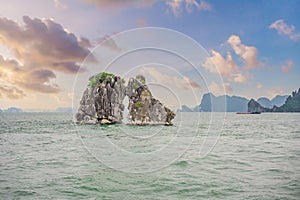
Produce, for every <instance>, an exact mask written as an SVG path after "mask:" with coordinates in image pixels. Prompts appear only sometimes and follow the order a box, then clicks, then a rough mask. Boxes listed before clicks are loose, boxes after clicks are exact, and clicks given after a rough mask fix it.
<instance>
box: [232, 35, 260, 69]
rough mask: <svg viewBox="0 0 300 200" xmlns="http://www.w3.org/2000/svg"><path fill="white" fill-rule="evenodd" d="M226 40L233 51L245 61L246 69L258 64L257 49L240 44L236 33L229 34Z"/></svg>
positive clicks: (256, 66) (255, 66)
mask: <svg viewBox="0 0 300 200" xmlns="http://www.w3.org/2000/svg"><path fill="white" fill-rule="evenodd" d="M227 42H228V44H230V45H231V47H232V48H233V50H234V52H235V53H236V54H237V55H238V56H240V57H241V59H242V60H243V62H244V63H245V65H244V68H245V69H246V70H248V69H255V68H258V67H259V66H260V64H259V62H258V61H257V49H256V48H255V47H253V46H247V45H245V44H242V42H241V39H240V37H239V36H237V35H231V36H230V37H229V38H228V40H227Z"/></svg>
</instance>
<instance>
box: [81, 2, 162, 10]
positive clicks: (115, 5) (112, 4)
mask: <svg viewBox="0 0 300 200" xmlns="http://www.w3.org/2000/svg"><path fill="white" fill-rule="evenodd" d="M82 1H83V2H85V3H89V4H93V5H96V6H97V7H98V8H113V9H116V8H124V7H126V6H128V5H134V6H136V7H146V6H150V5H152V4H153V3H154V2H155V1H157V0H82Z"/></svg>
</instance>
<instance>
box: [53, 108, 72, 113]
mask: <svg viewBox="0 0 300 200" xmlns="http://www.w3.org/2000/svg"><path fill="white" fill-rule="evenodd" d="M54 112H67V113H71V112H73V108H71V107H58V108H56V110H55V111H54Z"/></svg>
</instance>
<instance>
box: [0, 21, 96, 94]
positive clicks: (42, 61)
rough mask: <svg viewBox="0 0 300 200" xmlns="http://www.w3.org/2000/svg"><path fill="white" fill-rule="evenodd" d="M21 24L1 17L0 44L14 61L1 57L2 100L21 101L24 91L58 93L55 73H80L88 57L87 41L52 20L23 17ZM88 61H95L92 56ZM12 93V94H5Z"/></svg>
mask: <svg viewBox="0 0 300 200" xmlns="http://www.w3.org/2000/svg"><path fill="white" fill-rule="evenodd" d="M23 21H24V25H19V24H18V23H16V22H15V21H13V20H10V19H7V18H0V45H3V46H4V47H6V48H7V49H8V50H9V51H10V53H11V54H12V55H13V56H14V58H10V59H7V58H4V57H3V56H1V55H0V66H1V67H0V76H1V80H0V83H1V85H2V87H1V89H0V90H1V91H0V92H1V94H2V97H4V96H5V97H7V98H10V99H12V98H21V97H24V96H25V95H24V94H26V92H27V91H31V92H38V93H58V92H60V91H61V89H60V88H59V86H58V85H56V84H55V83H53V80H55V78H56V72H61V73H65V74H76V73H77V72H82V71H83V70H80V66H79V65H80V63H81V62H82V61H83V60H84V59H85V58H86V56H88V55H89V54H90V50H89V47H91V44H90V42H89V40H88V39H87V38H81V39H80V40H79V39H77V37H76V36H75V35H74V34H73V33H71V32H69V31H67V30H66V29H64V28H63V27H62V26H61V25H60V24H58V23H56V22H55V21H54V20H52V19H38V18H35V19H31V18H30V17H27V16H24V17H23ZM89 61H90V62H96V60H95V58H93V56H91V59H90V60H89ZM9 90H11V91H12V94H9V93H8V92H7V91H9Z"/></svg>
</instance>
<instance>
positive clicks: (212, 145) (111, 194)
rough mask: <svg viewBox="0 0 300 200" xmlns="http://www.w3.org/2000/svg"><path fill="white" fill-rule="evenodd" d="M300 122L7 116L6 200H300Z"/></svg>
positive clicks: (1, 190)
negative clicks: (133, 122) (114, 121)
mask: <svg viewBox="0 0 300 200" xmlns="http://www.w3.org/2000/svg"><path fill="white" fill-rule="evenodd" d="M223 122H224V126H222V125H223ZM299 122H300V114H289V113H281V114H275V113H269V114H261V115H237V114H234V113H227V114H226V116H225V120H224V113H214V114H213V116H211V114H210V113H201V114H199V113H198V114H196V113H183V114H182V116H181V117H180V116H179V115H178V116H177V117H176V120H175V125H174V126H172V127H166V126H129V125H115V126H87V125H85V126H76V125H74V124H73V122H72V114H68V113H20V114H12V113H5V114H4V113H0V149H1V151H0V154H1V161H0V199H299V198H300V123H299ZM220 128H222V131H221V132H220Z"/></svg>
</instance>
